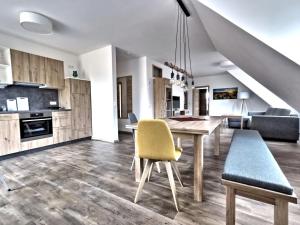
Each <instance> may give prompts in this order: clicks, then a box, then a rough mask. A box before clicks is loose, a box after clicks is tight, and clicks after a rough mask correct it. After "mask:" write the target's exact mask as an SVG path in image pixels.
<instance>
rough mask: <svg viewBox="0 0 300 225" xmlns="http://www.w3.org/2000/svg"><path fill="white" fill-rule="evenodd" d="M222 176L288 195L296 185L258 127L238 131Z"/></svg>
mask: <svg viewBox="0 0 300 225" xmlns="http://www.w3.org/2000/svg"><path fill="white" fill-rule="evenodd" d="M222 178H223V179H226V180H231V181H235V182H239V183H243V184H248V185H252V186H256V187H260V188H264V189H268V190H272V191H277V192H281V193H285V194H292V193H293V188H292V187H291V185H290V184H289V182H288V180H287V178H286V177H285V175H284V174H283V172H282V171H281V169H280V167H279V166H278V164H277V162H276V160H275V159H274V157H273V155H272V154H271V152H270V151H269V149H268V147H267V145H266V144H265V142H264V141H263V139H262V138H261V136H260V135H259V133H258V131H255V130H235V131H234V135H233V137H232V141H231V145H230V150H229V153H228V155H227V158H226V161H225V167H224V172H223V174H222Z"/></svg>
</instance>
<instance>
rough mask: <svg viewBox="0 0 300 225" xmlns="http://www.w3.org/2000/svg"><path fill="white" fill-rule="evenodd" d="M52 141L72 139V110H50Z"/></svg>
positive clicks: (59, 141)
mask: <svg viewBox="0 0 300 225" xmlns="http://www.w3.org/2000/svg"><path fill="white" fill-rule="evenodd" d="M52 125H53V143H54V144H57V143H62V142H66V141H70V140H72V112H71V111H62V112H52Z"/></svg>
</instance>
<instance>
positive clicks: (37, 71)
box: [29, 54, 46, 84]
mask: <svg viewBox="0 0 300 225" xmlns="http://www.w3.org/2000/svg"><path fill="white" fill-rule="evenodd" d="M29 76H30V81H31V82H32V83H38V84H45V83H46V72H45V58H44V57H42V56H38V55H33V54H29Z"/></svg>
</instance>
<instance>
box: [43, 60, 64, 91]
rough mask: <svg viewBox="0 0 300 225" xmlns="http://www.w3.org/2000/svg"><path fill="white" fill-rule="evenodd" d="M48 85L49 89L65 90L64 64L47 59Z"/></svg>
mask: <svg viewBox="0 0 300 225" xmlns="http://www.w3.org/2000/svg"><path fill="white" fill-rule="evenodd" d="M45 65H46V85H47V87H49V88H57V89H63V88H64V86H65V81H64V63H63V62H62V61H59V60H55V59H50V58H46V63H45Z"/></svg>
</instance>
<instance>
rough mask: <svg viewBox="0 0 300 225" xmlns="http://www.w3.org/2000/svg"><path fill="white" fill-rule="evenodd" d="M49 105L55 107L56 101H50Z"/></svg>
mask: <svg viewBox="0 0 300 225" xmlns="http://www.w3.org/2000/svg"><path fill="white" fill-rule="evenodd" d="M49 105H51V106H55V105H57V101H50V102H49Z"/></svg>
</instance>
